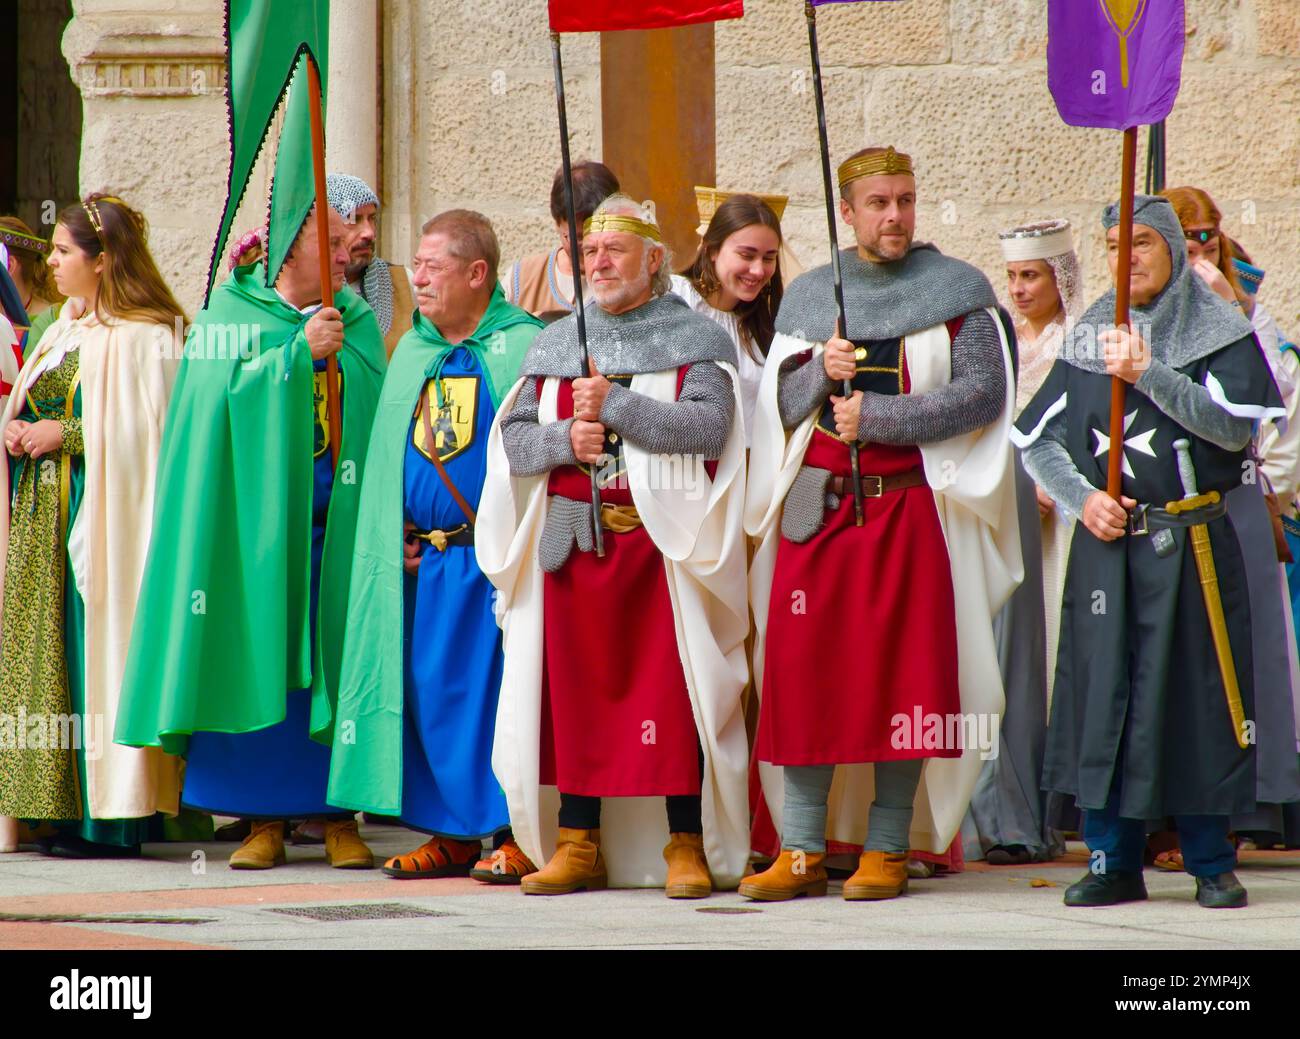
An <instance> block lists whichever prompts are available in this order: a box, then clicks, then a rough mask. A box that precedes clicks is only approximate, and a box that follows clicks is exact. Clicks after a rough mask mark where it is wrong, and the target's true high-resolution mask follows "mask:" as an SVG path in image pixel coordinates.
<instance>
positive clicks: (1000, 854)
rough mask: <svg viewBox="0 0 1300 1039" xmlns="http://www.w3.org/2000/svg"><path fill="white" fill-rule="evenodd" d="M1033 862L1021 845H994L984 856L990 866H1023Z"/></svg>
mask: <svg viewBox="0 0 1300 1039" xmlns="http://www.w3.org/2000/svg"><path fill="white" fill-rule="evenodd" d="M1033 860H1034V857H1033V855H1031V854H1030V852H1029V849H1028V848H1027V847H1025V845H1023V844H995V845H993V847H991V848H990V849H989V850H988V851H987V852H986V853H985V855H984V861H985V862H987V863H988V864H989V865H990V866H1024V865H1026V864H1027V863H1030V862H1032V861H1033Z"/></svg>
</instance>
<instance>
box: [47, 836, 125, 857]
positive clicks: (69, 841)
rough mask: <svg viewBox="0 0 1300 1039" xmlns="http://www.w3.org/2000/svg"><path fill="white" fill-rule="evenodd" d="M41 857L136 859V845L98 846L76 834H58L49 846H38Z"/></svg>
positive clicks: (94, 842)
mask: <svg viewBox="0 0 1300 1039" xmlns="http://www.w3.org/2000/svg"><path fill="white" fill-rule="evenodd" d="M40 851H41V854H42V855H49V856H51V857H53V858H56V859H138V858H139V857H140V845H138V844H127V845H122V844H99V843H97V842H96V841H88V840H86V839H85V838H83V837H79V836H77V835H76V834H72V833H69V834H59V835H58V836H57V837H54V838H52V839H51V840H50V843H49V845H44V844H42V845H41V846H40Z"/></svg>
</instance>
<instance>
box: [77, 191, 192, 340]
mask: <svg viewBox="0 0 1300 1039" xmlns="http://www.w3.org/2000/svg"><path fill="white" fill-rule="evenodd" d="M59 223H60V224H62V225H63V226H64V227H65V228H67V231H68V234H69V235H71V237H72V240H73V242H75V243H76V245H77V248H78V249H80V250H81V251H82V252H84V253H85V254H86V255H87V256H89V257H90V258H91V259H94V258H95V257H96V256H98V255H99V254H100V253H103V254H104V270H103V273H102V274H101V275H100V278H99V295H98V296H97V297H96V298H95V315H96V316H97V317H99V318H101V319H102V318H103V317H104V315H105V314H107V315H108V316H110V317H115V318H119V319H121V320H124V321H152V322H154V323H155V324H159V325H173V324H174V323H175V322H176V320H177V318H179V319H180V320H181V321H182V322H184V321H185V320H186V318H185V311H184V310H182V309H181V305H180V304H179V303H177V302H176V297H175V296H173V295H172V290H171V289H169V288H168V287H167V283H166V282H165V281H163V276H162V275H161V274H159V273H158V267H157V265H156V264H155V263H154V262H153V256H151V255H150V253H149V244H148V226H147V225H146V224H145V219H144V216H143V215H142V214H141V213H139V212H137V211H136V210H134V209H132V208H131V207H130V206H128V205H127V204H126V203H125V202H123V201H122V200H121V199H120V198H117V197H116V196H113V195H104V194H99V193H96V194H93V195H87V196H86V198H85V200H84V201H82V202H78V203H76V204H75V205H71V206H68V207H67V209H65V210H63V212H61V213H60V214H59ZM96 225H98V226H96Z"/></svg>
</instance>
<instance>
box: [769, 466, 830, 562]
mask: <svg viewBox="0 0 1300 1039" xmlns="http://www.w3.org/2000/svg"><path fill="white" fill-rule="evenodd" d="M830 479H831V471H830V470H829V469H818V468H817V467H816V466H811V465H805V466H804V467H803V468H801V469H800V470H799V473H798V475H797V476H795V478H794V483H793V484H791V485H790V493H789V494H787V495H786V496H785V505H784V507H783V508H782V510H781V535H782V536H783V537H784V538H785V539H786V540H787V541H793V542H794V543H795V544H796V545H802V544H803V543H804V542H805V541H810V540H811V539H812V537H813V535H814V534H816V533H817V531H819V530H821V528H822V522H823V519H824V518H825V514H826V505H827V495H826V485H827V484H828V483H830ZM836 505H837V506H838V505H839V502H838V500H837V501H836Z"/></svg>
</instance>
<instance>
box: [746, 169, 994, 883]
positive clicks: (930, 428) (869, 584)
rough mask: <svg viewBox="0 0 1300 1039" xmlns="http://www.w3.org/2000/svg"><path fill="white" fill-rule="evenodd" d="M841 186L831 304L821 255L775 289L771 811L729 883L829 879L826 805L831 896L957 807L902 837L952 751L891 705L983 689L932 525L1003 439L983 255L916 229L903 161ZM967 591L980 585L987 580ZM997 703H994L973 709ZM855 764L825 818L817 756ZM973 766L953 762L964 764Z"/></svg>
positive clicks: (758, 441) (903, 866)
mask: <svg viewBox="0 0 1300 1039" xmlns="http://www.w3.org/2000/svg"><path fill="white" fill-rule="evenodd" d="M839 186H840V199H841V201H840V209H841V213H842V214H843V216H844V218H845V220H847V221H848V222H849V223H851V224H852V226H853V229H854V234H855V237H856V247H855V248H853V249H848V250H844V251H842V252H841V253H840V254H839V272H840V276H841V278H842V284H843V300H844V315H843V317H842V318H841V316H840V314H839V313H838V306H837V300H836V284H835V283H836V270H835V268H834V267H833V266H832V265H827V266H823V267H819V268H817V269H815V270H811V271H809V272H808V273H807V274H804V275H803V276H801V277H800V278H797V279H796V280H795V281H794V282H793V283H792V284H791V285H790V286H789V288H788V289H787V290H786V294H785V298H784V299H783V301H782V304H781V310H780V313H779V315H778V317H777V325H776V330H777V336H776V338H775V340H774V341H773V344H772V350H771V352H770V353H769V355H768V364H769V366H772V365H776V366H777V369H776V371H775V372H774V373H769V376H768V378H766V380H765V382H764V387H765V389H764V391H763V392H762V393H760V404H759V412H760V413H759V416H758V418H757V419H756V426H755V439H754V448H753V451H752V453H751V459H750V464H751V471H750V493H749V496H748V497H749V500H748V501H747V504H746V518H747V522H746V526H747V529H748V530H749V532H750V533H751V534H753V535H756V536H761V537H763V538H764V542H763V545H764V547H763V548H761V549H760V550H759V555H758V557H757V559H756V563H755V568H754V574H755V577H754V578H753V580H752V583H751V587H752V593H753V595H754V597H755V600H756V602H755V616H756V618H757V620H758V625H759V630H760V638H762V639H765V649H764V666H763V675H762V689H761V695H762V707H761V711H760V716H759V727H758V737H757V746H756V754H757V757H758V759H759V761H760V762H761V763H765V764H763V765H762V768H761V771H763V773H764V786H765V789H767V790H769V798H775V797H778V796H779V797H782V798H783V810H782V812H781V813H780V814H781V816H782V818H781V819H780V831H781V832H780V845H779V848H780V854H779V856H778V857H777V859H776V861H775V862H774V863H773V865H772V866H771V868H769V869H768V870H767V871H766V872H764V873H762V874H759V875H757V876H754V877H751V878H749V879H748V880H746V882H745V883H744V884H742V885H741V888H740V890H741V893H742V894H745V895H747V896H749V897H751V898H755V899H759V900H765V901H780V900H785V899H789V898H794V897H796V896H798V895H808V894H812V895H817V894H824V893H825V891H826V871H825V867H824V865H823V859H824V857H825V853H826V840H827V837H828V807H832V808H833V810H834V814H835V816H836V818H835V819H833V820H831V822H830V825H829V835H830V836H831V837H833V838H835V839H837V840H840V841H851V842H857V843H861V842H862V841H863V836H864V835H863V832H862V828H861V824H862V822H863V821H865V822H866V824H867V825H866V828H865V829H866V832H865V838H866V840H865V844H864V847H863V853H862V855H861V858H860V860H859V864H858V870H857V872H856V873H855V874H854V875H853V877H851V878H850V880H849V881H848V882H847V883H846V886H845V889H844V896H845V898H847V899H875V898H892V897H894V896H896V895H899V894H901V893H903V892H904V891H905V890H906V887H907V865H908V851H909V848H910V847H917V848H920V849H921V850H924V851H928V852H937V853H946V852H947V849H948V845H949V843H950V842H951V841H952V839H953V837H954V835H955V833H956V828H957V826H958V825H959V823H960V816H961V814H963V813H964V811H965V804H964V802H961V798H962V796H963V795H962V793H961V790H960V789H959V787H960V784H958V783H950V784H949V789H950V790H951V791H952V792H950V793H947V794H940V795H936V794H935V792H934V789H933V787H932V788H931V790H930V793H929V798H930V801H931V803H932V804H934V803H935V802H936V797H941V796H947V797H948V799H949V800H948V803H947V804H946V806H945V810H944V814H943V817H942V819H940V818H939V817H938V816H936V818H935V819H934V820H933V826H934V829H933V830H931V831H930V832H929V834H928V836H926V837H924V838H923V840H924V845H923V844H922V839H921V838H920V837H919V835H914V834H912V832H911V830H912V825H911V824H912V804H913V801H914V799H916V798H917V791H918V785H919V784H920V782H921V777H922V766H923V765H924V764H925V760H926V759H927V758H962V757H963V747H962V746H961V745H957V744H958V742H959V741H954V740H952V739H951V738H950V737H949V738H945V739H944V740H941V741H933V740H928V739H926V740H923V739H922V738H921V733H920V732H919V731H916V732H911V731H910V727H909V731H900V730H899V727H898V723H897V719H898V718H900V717H904V718H906V719H909V720H910V719H912V718H914V717H915V718H916V719H918V722H919V720H920V719H922V718H932V717H933V718H952V717H955V716H958V715H961V714H962V712H963V711H968V712H969V711H970V710H971V707H970V706H969V703H968V700H969V699H970V697H973V696H975V694H976V693H980V694H981V695H987V689H988V688H992V689H998V688H1000V681H999V679H998V675H997V671H996V668H995V667H994V668H993V669H992V672H991V674H989V675H983V674H982V675H981V677H980V679H979V680H978V681H976V680H974V679H973V671H974V670H975V669H970V670H968V668H967V666H966V665H965V664H963V670H962V673H961V675H960V676H959V672H958V656H959V642H960V643H961V653H962V654H963V655H964V654H966V653H968V652H969V649H968V642H971V641H972V640H973V641H974V642H978V643H979V644H980V645H988V644H989V643H991V638H992V636H991V630H990V628H989V619H988V617H987V616H986V615H976V613H974V612H973V613H972V614H971V615H970V616H963V617H958V615H957V605H956V603H957V602H958V593H957V592H956V591H955V589H956V588H957V582H958V581H959V580H961V581H965V582H967V583H966V584H964V585H963V586H962V587H963V588H967V587H975V586H979V585H981V581H980V579H979V577H978V576H977V573H976V571H975V570H973V569H969V564H970V563H971V560H967V559H960V558H957V557H954V558H953V559H951V560H950V558H949V552H948V548H947V545H946V544H945V534H947V535H949V536H950V537H951V536H953V527H952V525H951V524H952V523H953V522H954V521H953V519H952V516H953V513H952V512H951V511H948V512H946V513H945V515H946V516H947V519H945V520H944V521H943V523H941V520H940V512H939V508H947V506H944V505H942V504H941V503H942V502H943V501H945V500H948V499H952V500H957V497H958V496H959V495H964V494H966V493H967V489H968V487H969V486H973V484H974V483H975V482H977V481H976V479H975V474H974V472H973V470H974V469H975V467H976V465H977V463H976V462H975V461H973V460H972V461H970V462H969V463H968V464H967V465H966V466H965V467H963V465H962V464H961V463H962V458H963V457H964V456H963V454H962V452H964V451H966V450H967V446H963V445H970V444H972V443H975V442H978V443H980V444H983V445H984V447H983V449H982V450H983V452H984V454H981V455H979V457H982V458H987V462H988V465H989V466H990V468H989V469H988V471H987V472H986V473H985V474H984V475H983V480H984V482H985V483H986V484H987V487H986V492H987V494H988V498H987V500H986V504H987V503H991V502H995V501H1001V500H1003V498H1004V496H1005V495H1006V493H1007V491H1008V488H1009V483H1008V481H1009V476H1010V473H1009V470H1007V471H1004V469H1005V464H1006V454H1007V452H1006V450H1005V448H1004V447H1002V446H1001V444H998V443H996V440H997V438H998V437H999V436H1001V437H1002V438H1005V431H1003V432H1001V433H999V430H1000V429H1002V427H1003V426H1006V425H1009V422H1010V414H1009V382H1010V380H1011V377H1012V375H1011V367H1012V354H1011V350H1010V348H1009V344H1008V336H1007V325H1006V321H1005V316H1004V315H1003V314H1001V313H1000V312H999V310H998V308H997V301H996V298H995V296H994V293H993V289H992V287H991V286H990V284H989V282H988V280H987V279H986V278H985V277H984V276H983V275H982V274H981V273H980V272H979V271H977V270H976V269H975V268H974V267H972V266H970V265H969V264H966V263H963V262H961V261H959V260H955V259H952V258H950V257H947V256H945V255H943V254H942V253H941V252H940V251H939V250H938V249H937V248H935V247H934V246H933V245H926V244H921V243H914V242H913V241H912V236H913V230H914V227H915V214H916V208H915V206H916V179H915V176H914V174H913V171H912V165H911V160H910V159H909V158H908V156H906V155H903V154H900V153H898V152H896V151H895V150H894V149H892V148H888V149H885V148H868V149H864V150H862V151H860V152H857V153H855V154H854V155H852V156H850V157H849V158H848V159H847V160H846V161H845V162H844V163H843V164H842V165H841V166H840V167H839ZM846 381H847V383H848V384H849V385H848V387H847V389H846V386H845V383H846ZM1001 443H1002V444H1005V439H1003V440H1002V442H1001ZM854 444H856V447H857V459H858V465H859V473H860V488H861V494H862V500H863V510H862V512H863V515H862V521H861V524H859V523H858V520H857V518H856V508H857V506H856V503H855V500H854V499H855V493H854V486H853V476H852V460H851V445H854ZM974 454H978V452H975V451H974V449H972V456H970V457H973V455H974ZM994 463H996V464H994ZM782 474H785V475H784V479H783V478H782ZM968 481H969V483H968ZM787 488H788V492H787V490H786V489H787ZM763 516H770V517H773V518H772V519H770V520H767V521H762V522H760V521H759V517H763ZM777 516H779V520H778V519H776V518H775V517H777ZM961 522H969V523H974V522H976V520H975V517H973V516H970V515H967V516H966V517H965V518H964V519H963V520H961ZM1011 523H1012V524H1014V517H1012V518H1011ZM945 524H946V525H945ZM973 529H974V528H973ZM773 556H774V562H772V561H770V560H772V557H773ZM764 559H767V560H769V562H767V563H766V564H764V563H763V562H762V561H763V560H764ZM968 571H969V572H968ZM769 578H770V581H771V586H770V587H771V590H770V593H769V592H767V590H766V587H765V585H766V582H767V580H768V579H769ZM976 593H977V595H978V598H979V599H980V600H981V601H983V600H985V598H986V594H985V589H984V588H983V587H976ZM968 601H969V599H968ZM764 620H766V623H764ZM859 647H863V648H862V649H861V650H860V649H859ZM981 683H983V686H984V688H983V689H976V688H974V687H975V686H979V685H980V684H981ZM970 702H973V701H970ZM998 707H999V705H998V704H997V703H996V701H991V702H990V708H989V710H988V711H987V712H986V713H993V712H995V711H996V710H997V709H998ZM918 729H919V725H918ZM967 753H968V754H969V753H970V750H969V748H968V749H967ZM861 762H871V763H873V764H874V770H873V771H874V801H873V802H872V803H871V807H870V812H869V817H868V818H867V819H866V820H861V819H858V820H850V819H848V818H847V817H845V818H841V817H840V816H841V813H840V811H839V808H838V806H829V804H828V802H829V797H830V791H831V781H832V778H833V776H834V773H835V766H836V765H839V764H853V763H861ZM978 764H979V763H978V760H976V761H974V762H973V767H975V768H976V769H977V768H978ZM773 766H783V772H782V771H781V770H778V769H775V768H773ZM971 766H972V763H971V762H969V761H967V760H965V759H963V761H962V763H961V769H963V770H964V769H966V768H968V767H971ZM861 774H862V773H861V770H858V771H857V772H855V773H851V774H850V775H854V776H860V775H861ZM944 774H945V775H947V776H951V775H952V774H953V773H952V771H946V772H945V773H944ZM769 777H770V778H769ZM854 781H856V780H854ZM972 781H973V777H972ZM932 782H933V786H938V785H939V780H933V781H932ZM769 784H779V785H775V786H770V785H769ZM964 789H965V790H966V791H969V786H966V787H964ZM864 796H865V795H864V794H859V795H858V800H861V799H862V798H863V797H864ZM923 796H924V795H923ZM848 798H849V795H848V794H846V795H845V799H846V800H847V799H848ZM958 802H961V803H958ZM913 836H918V840H917V841H916V842H913V841H912V839H911V838H912V837H913ZM764 850H769V849H764ZM770 850H771V851H772V852H773V853H775V852H776V851H777V848H776V847H775V846H773V847H771V848H770Z"/></svg>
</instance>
